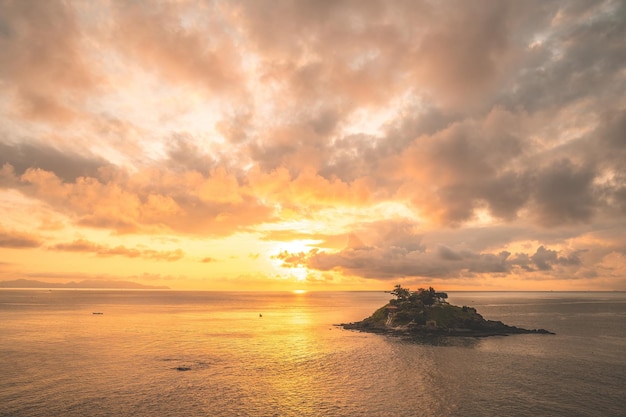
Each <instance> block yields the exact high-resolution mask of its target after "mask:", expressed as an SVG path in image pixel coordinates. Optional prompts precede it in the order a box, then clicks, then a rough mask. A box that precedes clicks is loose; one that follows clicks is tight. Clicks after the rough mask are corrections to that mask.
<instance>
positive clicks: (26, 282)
mask: <svg viewBox="0 0 626 417" xmlns="http://www.w3.org/2000/svg"><path fill="white" fill-rule="evenodd" d="M0 288H14V289H17V288H25V289H37V288H42V289H121V290H169V289H170V288H169V287H166V286H156V285H144V284H139V283H137V282H132V281H95V280H83V281H78V282H76V281H71V282H66V283H62V282H43V281H37V280H31V279H16V280H12V281H0Z"/></svg>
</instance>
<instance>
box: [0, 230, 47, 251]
mask: <svg viewBox="0 0 626 417" xmlns="http://www.w3.org/2000/svg"><path fill="white" fill-rule="evenodd" d="M41 245H42V241H41V239H40V238H38V237H36V236H33V235H31V234H28V233H22V232H16V231H13V230H6V229H2V228H0V247H2V248H12V249H27V248H36V247H39V246H41Z"/></svg>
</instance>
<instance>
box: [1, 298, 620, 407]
mask: <svg viewBox="0 0 626 417" xmlns="http://www.w3.org/2000/svg"><path fill="white" fill-rule="evenodd" d="M449 295H450V298H449V301H450V302H451V303H453V304H456V305H470V306H473V307H476V308H477V310H478V311H479V313H481V314H482V315H483V316H484V317H485V318H488V319H494V320H502V321H503V322H505V323H507V324H511V325H516V326H521V327H526V328H546V329H548V330H551V331H554V332H556V333H557V335H555V336H549V335H514V336H506V337H501V336H498V337H489V338H455V339H437V340H430V341H423V340H422V341H419V340H418V341H408V340H404V339H400V338H394V337H387V336H380V335H373V334H365V333H358V332H351V331H346V330H342V329H340V328H337V327H334V326H333V324H335V323H340V322H348V321H356V320H360V319H362V318H364V317H366V316H368V315H369V314H371V313H372V312H373V311H374V310H375V309H376V308H378V307H380V306H381V305H383V304H384V303H385V302H386V301H387V300H388V299H389V298H390V296H389V294H385V293H381V292H327V293H322V292H320V293H304V294H294V293H289V292H284V293H230V292H179V291H111V290H98V291H94V290H53V291H48V290H2V291H0V318H1V321H0V369H2V378H1V379H0V415H2V416H41V415H50V416H52V415H55V416H56V415H66V416H85V415H90V416H111V415H136V416H155V415H159V416H168V415H172V416H173V415H191V416H194V415H198V416H202V415H207V416H248V415H249V416H390V415H395V416H446V415H450V416H546V415H551V416H599V415H602V416H621V415H624V412H625V411H624V410H626V400H625V399H624V395H623V393H624V387H626V358H625V356H624V352H626V294H625V293H480V292H458V293H449ZM94 312H98V313H103V314H92V313H94ZM260 315H262V317H260ZM179 369H186V370H179Z"/></svg>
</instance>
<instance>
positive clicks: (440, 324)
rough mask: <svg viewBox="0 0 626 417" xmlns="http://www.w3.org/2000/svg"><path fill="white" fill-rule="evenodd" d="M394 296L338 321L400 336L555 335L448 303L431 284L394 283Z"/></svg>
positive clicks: (369, 330)
mask: <svg viewBox="0 0 626 417" xmlns="http://www.w3.org/2000/svg"><path fill="white" fill-rule="evenodd" d="M390 293H391V294H392V295H394V296H395V299H392V300H390V301H389V303H388V304H386V305H384V306H382V307H381V308H379V309H378V310H376V311H375V312H374V314H372V315H371V316H370V317H367V318H366V319H363V320H362V321H359V322H355V323H344V324H340V325H339V326H340V327H343V328H344V329H347V330H358V331H362V332H370V333H385V334H394V335H402V336H416V337H419V336H470V337H485V336H506V335H510V334H528V333H537V334H554V333H552V332H550V331H548V330H544V329H533V330H528V329H523V328H520V327H515V326H509V325H506V324H504V323H502V322H501V321H494V320H486V319H485V318H483V316H481V315H480V314H478V312H477V311H476V309H475V308H472V307H467V306H463V307H458V306H454V305H451V304H449V303H448V302H447V301H446V299H447V298H448V294H446V293H444V292H437V291H435V290H434V289H433V288H432V287H430V288H428V289H427V290H426V289H423V288H420V289H418V290H417V291H411V290H409V289H408V288H402V287H401V286H400V285H396V287H395V289H394V290H393V291H391V292H390Z"/></svg>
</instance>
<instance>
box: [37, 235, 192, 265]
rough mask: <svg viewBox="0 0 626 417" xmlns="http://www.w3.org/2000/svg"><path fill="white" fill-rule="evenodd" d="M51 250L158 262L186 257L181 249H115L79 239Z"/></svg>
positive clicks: (119, 247) (53, 247) (55, 246)
mask: <svg viewBox="0 0 626 417" xmlns="http://www.w3.org/2000/svg"><path fill="white" fill-rule="evenodd" d="M49 249H51V250H58V251H67V252H87V253H94V254H96V255H98V256H124V257H127V258H143V259H152V260H156V261H169V262H173V261H177V260H179V259H181V258H183V257H184V256H185V254H184V252H183V251H182V250H181V249H176V250H173V251H156V250H153V249H137V248H127V247H125V246H122V245H119V246H115V247H110V246H104V245H99V244H96V243H93V242H90V241H87V240H84V239H78V240H75V241H73V242H69V243H58V244H56V245H53V246H50V247H49Z"/></svg>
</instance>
